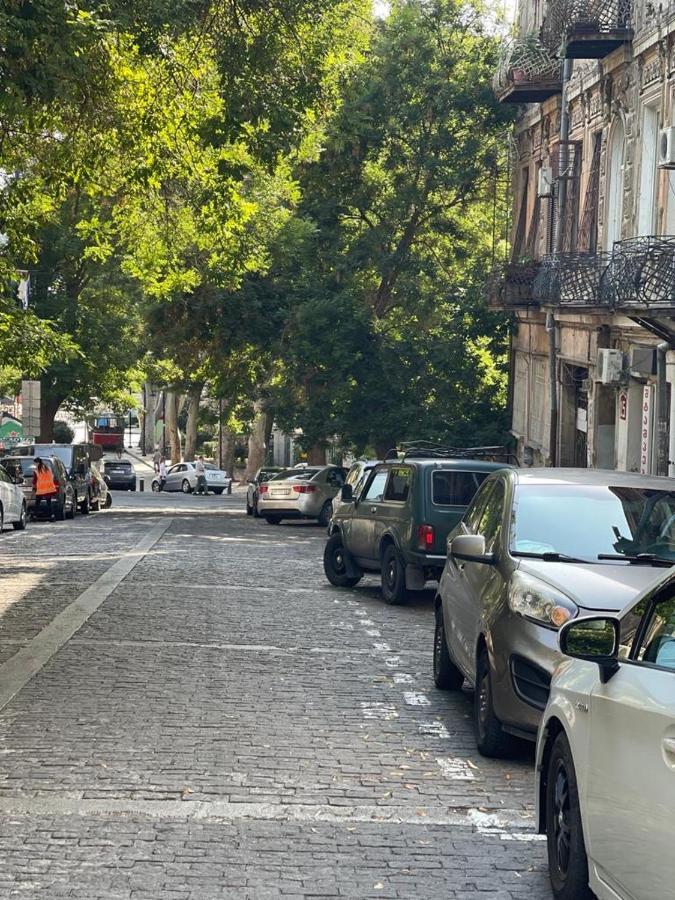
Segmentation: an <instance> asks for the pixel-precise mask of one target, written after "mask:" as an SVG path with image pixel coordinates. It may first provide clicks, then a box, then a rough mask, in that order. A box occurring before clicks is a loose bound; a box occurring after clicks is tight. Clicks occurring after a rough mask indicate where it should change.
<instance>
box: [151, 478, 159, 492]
mask: <svg viewBox="0 0 675 900" xmlns="http://www.w3.org/2000/svg"><path fill="white" fill-rule="evenodd" d="M152 490H153V493H155V494H159V481H153V482H152Z"/></svg>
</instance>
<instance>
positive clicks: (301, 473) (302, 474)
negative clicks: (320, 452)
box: [270, 469, 321, 481]
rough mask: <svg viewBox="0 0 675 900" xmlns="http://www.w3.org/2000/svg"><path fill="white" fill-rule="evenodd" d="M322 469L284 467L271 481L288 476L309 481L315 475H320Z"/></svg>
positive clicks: (281, 479) (280, 479)
mask: <svg viewBox="0 0 675 900" xmlns="http://www.w3.org/2000/svg"><path fill="white" fill-rule="evenodd" d="M320 471H321V469H284V471H283V472H279V473H278V474H276V475H275V476H274V478H271V479H270V481H283V480H285V479H287V478H295V479H298V480H300V481H309V479H310V478H313V477H314V476H315V475H318V474H319V472H320Z"/></svg>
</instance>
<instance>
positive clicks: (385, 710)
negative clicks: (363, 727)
mask: <svg viewBox="0 0 675 900" xmlns="http://www.w3.org/2000/svg"><path fill="white" fill-rule="evenodd" d="M361 711H362V712H363V717H364V719H385V720H389V719H398V713H397V712H396V707H395V706H394V705H393V703H364V702H363V701H362V702H361Z"/></svg>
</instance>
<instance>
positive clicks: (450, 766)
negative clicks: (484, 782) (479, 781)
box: [436, 756, 475, 781]
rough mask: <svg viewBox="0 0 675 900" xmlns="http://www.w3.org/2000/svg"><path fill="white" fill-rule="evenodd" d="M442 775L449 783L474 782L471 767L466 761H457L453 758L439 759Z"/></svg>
mask: <svg viewBox="0 0 675 900" xmlns="http://www.w3.org/2000/svg"><path fill="white" fill-rule="evenodd" d="M436 762H437V763H438V766H439V768H440V770H441V775H442V776H443V777H444V778H447V779H448V780H449V781H473V780H474V777H475V776H474V774H473V771H472V769H471V766H470V765H469V764H468V763H467V761H466V760H465V759H456V758H453V757H452V756H449V757H447V758H446V759H437V760H436Z"/></svg>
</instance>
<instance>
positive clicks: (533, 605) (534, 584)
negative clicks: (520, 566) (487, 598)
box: [509, 572, 579, 628]
mask: <svg viewBox="0 0 675 900" xmlns="http://www.w3.org/2000/svg"><path fill="white" fill-rule="evenodd" d="M509 606H510V607H511V609H512V610H513V612H514V613H517V614H518V615H521V616H524V617H525V618H526V619H532V620H533V621H534V622H538V623H539V624H540V625H546V626H547V627H548V628H560V627H561V625H564V624H565V622H567V621H568V620H569V619H573V618H575V616H576V615H578V613H579V607H578V606H577V605H576V603H575V602H574V601H573V600H570V598H569V597H566V596H565V594H562V593H561V592H560V591H556V589H555V588H552V587H550V585H548V584H546V583H545V582H544V581H540V580H539V579H538V578H534V577H533V576H532V575H526V574H525V573H524V572H515V573H514V574H513V577H512V578H511V586H510V587H509Z"/></svg>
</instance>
